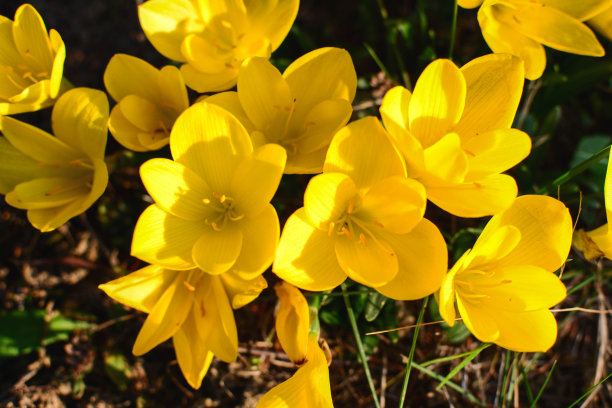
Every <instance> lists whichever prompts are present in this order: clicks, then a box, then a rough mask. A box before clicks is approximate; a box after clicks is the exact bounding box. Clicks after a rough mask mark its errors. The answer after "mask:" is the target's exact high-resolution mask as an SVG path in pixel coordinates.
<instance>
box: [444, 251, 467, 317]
mask: <svg viewBox="0 0 612 408" xmlns="http://www.w3.org/2000/svg"><path fill="white" fill-rule="evenodd" d="M469 254H470V250H469V249H468V250H467V251H465V253H464V254H463V255H461V258H459V259H458V260H457V262H455V265H453V267H452V268H451V270H450V271H448V273H447V274H446V275H445V276H444V278H443V279H442V284H441V285H440V292H438V296H437V300H438V306H439V311H440V316H442V319H444V321H445V322H446V324H448V325H449V326H454V325H455V319H456V317H457V313H456V311H455V293H456V290H455V277H456V276H457V273H459V272H461V271H462V270H463V269H464V264H465V262H466V260H467V259H468V256H469Z"/></svg>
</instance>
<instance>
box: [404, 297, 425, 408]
mask: <svg viewBox="0 0 612 408" xmlns="http://www.w3.org/2000/svg"><path fill="white" fill-rule="evenodd" d="M428 301H429V297H426V298H425V299H423V306H421V311H420V312H419V318H418V319H417V321H416V327H415V328H414V335H413V336H412V346H411V347H410V353H409V354H408V361H407V362H406V375H405V376H404V383H403V385H402V395H401V396H400V402H399V405H398V407H400V408H401V407H403V406H404V400H405V399H406V391H407V390H408V380H409V379H410V369H411V368H412V360H413V358H414V350H416V343H417V338H418V337H419V329H420V328H421V323H422V322H423V316H424V315H425V309H426V308H427V302H428Z"/></svg>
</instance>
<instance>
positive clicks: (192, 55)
mask: <svg viewBox="0 0 612 408" xmlns="http://www.w3.org/2000/svg"><path fill="white" fill-rule="evenodd" d="M209 35H210V34H209ZM217 41H218V40H217ZM181 53H182V54H183V56H184V57H185V58H186V60H187V63H188V64H189V66H191V67H192V68H194V69H195V70H197V71H198V72H200V73H201V74H220V73H223V72H227V71H233V69H232V68H231V67H228V66H227V65H226V62H225V58H224V55H219V46H218V45H217V46H215V44H214V43H213V42H212V41H210V40H209V39H208V38H205V37H204V36H202V35H199V34H190V35H188V36H187V37H185V39H184V40H183V42H182V43H181ZM187 82H188V83H189V81H187Z"/></svg>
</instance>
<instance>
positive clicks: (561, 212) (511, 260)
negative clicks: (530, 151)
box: [439, 195, 572, 352]
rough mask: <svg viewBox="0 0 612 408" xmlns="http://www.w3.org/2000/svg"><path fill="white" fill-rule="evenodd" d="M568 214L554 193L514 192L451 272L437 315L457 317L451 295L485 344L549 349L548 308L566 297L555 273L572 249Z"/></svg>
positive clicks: (553, 327)
mask: <svg viewBox="0 0 612 408" xmlns="http://www.w3.org/2000/svg"><path fill="white" fill-rule="evenodd" d="M571 242H572V219H571V217H570V214H569V211H568V210H567V208H566V207H565V205H564V204H563V203H562V202H560V201H558V200H555V199H554V198H551V197H546V196H536V195H527V196H521V197H518V198H517V199H516V200H515V201H514V203H513V204H512V205H511V206H510V207H509V208H508V209H507V210H506V211H504V212H502V213H500V214H497V215H495V216H493V217H492V218H491V220H490V221H489V222H488V224H487V225H486V227H485V228H484V230H483V231H482V233H481V235H480V237H479V238H478V240H477V241H476V243H475V244H474V247H473V249H472V250H471V251H470V250H468V251H467V252H466V253H465V254H464V255H463V256H462V257H461V258H460V259H459V260H458V261H457V263H456V264H455V266H453V268H452V269H451V270H450V271H449V272H448V274H447V275H446V277H445V278H444V280H443V282H442V287H441V288H440V293H439V301H440V314H441V315H442V318H443V319H444V320H445V321H446V323H448V324H449V325H451V326H452V325H453V324H454V323H455V316H456V315H455V300H456V302H457V308H458V309H459V314H460V315H461V317H462V319H463V322H464V323H465V325H466V326H467V328H468V329H469V330H470V331H471V332H472V334H474V336H476V337H477V338H478V339H479V340H481V341H483V342H491V343H496V344H498V345H500V346H502V347H505V348H507V349H510V350H514V351H524V352H535V351H546V350H548V349H549V348H550V347H551V346H552V345H553V344H554V342H555V339H556V338H557V322H556V320H555V317H554V316H553V314H552V313H551V312H550V311H549V310H548V308H550V307H552V306H554V305H556V304H557V303H559V302H560V301H561V300H563V299H564V298H565V294H566V292H565V286H564V285H563V283H562V282H561V280H560V279H559V278H558V277H557V275H555V274H554V273H553V272H554V271H556V270H557V269H559V268H560V267H561V266H562V265H563V263H564V262H565V260H566V259H567V255H568V253H569V250H570V246H571Z"/></svg>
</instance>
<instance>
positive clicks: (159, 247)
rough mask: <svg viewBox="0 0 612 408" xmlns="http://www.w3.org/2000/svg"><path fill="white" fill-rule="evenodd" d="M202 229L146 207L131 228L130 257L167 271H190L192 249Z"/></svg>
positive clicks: (159, 210) (153, 207) (187, 221)
mask: <svg viewBox="0 0 612 408" xmlns="http://www.w3.org/2000/svg"><path fill="white" fill-rule="evenodd" d="M203 229H204V228H203V227H202V226H201V225H197V224H194V222H193V221H189V220H183V219H182V218H178V217H176V216H174V215H171V214H168V213H167V212H165V211H164V210H162V209H161V208H160V207H158V206H157V205H155V204H153V205H150V206H149V207H147V209H146V210H144V212H143V213H142V214H141V215H140V217H139V218H138V221H137V222H136V227H135V228H134V238H133V239H132V255H133V256H135V257H137V258H140V259H142V260H145V261H147V262H149V263H152V264H156V265H161V266H165V267H167V268H170V269H191V268H195V266H196V264H195V262H194V260H193V257H192V249H193V246H194V245H195V243H196V241H197V240H198V239H199V238H200V236H201V235H202V231H203Z"/></svg>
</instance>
